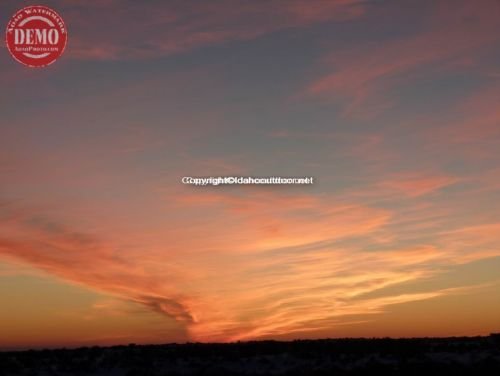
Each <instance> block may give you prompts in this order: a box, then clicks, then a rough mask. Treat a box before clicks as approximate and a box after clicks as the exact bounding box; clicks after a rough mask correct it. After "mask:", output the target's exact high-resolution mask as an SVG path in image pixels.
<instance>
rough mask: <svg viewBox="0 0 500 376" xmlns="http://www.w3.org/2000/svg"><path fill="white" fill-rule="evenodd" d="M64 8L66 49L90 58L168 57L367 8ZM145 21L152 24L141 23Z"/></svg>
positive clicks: (319, 4) (353, 3) (338, 2)
mask: <svg viewBox="0 0 500 376" xmlns="http://www.w3.org/2000/svg"><path fill="white" fill-rule="evenodd" d="M64 8H65V7H63V9H62V10H61V12H63V14H64V15H65V17H66V18H67V19H68V20H67V23H68V25H71V28H72V29H70V30H73V32H72V35H73V37H72V43H71V45H70V46H69V47H68V52H67V53H68V54H69V55H70V56H72V57H73V58H77V59H90V60H118V59H141V58H152V57H158V56H167V55H171V54H175V53H179V52H184V51H187V50H191V49H194V48H200V47H204V46H210V45H216V44H221V43H224V42H230V41H238V40H239V41H242V40H243V41H244V40H249V39H253V38H256V37H259V36H262V35H265V34H268V33H272V32H274V31H277V30H281V29H286V28H294V27H304V26H308V25H311V24H313V23H317V22H325V21H332V20H346V19H352V18H357V17H359V16H361V15H362V14H363V12H364V7H363V1H360V0H332V1H328V2H325V1H321V0H309V1H305V0H287V1H281V0H277V1H271V2H266V3H262V2H247V1H240V2H237V3H235V2H234V1H228V0H217V1H210V2H199V3H197V4H196V6H193V4H188V3H185V2H182V1H179V2H170V3H168V4H167V3H163V4H161V6H160V5H158V4H157V5H156V6H153V5H147V4H143V3H141V4H140V6H137V5H136V4H133V3H129V4H127V5H125V6H124V4H121V3H117V2H109V4H107V6H105V7H103V6H95V7H92V6H90V7H87V6H85V7H78V6H77V7H73V8H68V9H64ZM144 20H147V24H148V25H149V27H146V28H145V27H143V25H144V23H145V22H146V21H144ZM138 25H139V26H140V27H139V26H138Z"/></svg>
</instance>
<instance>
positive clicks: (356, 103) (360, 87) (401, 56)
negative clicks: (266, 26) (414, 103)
mask: <svg viewBox="0 0 500 376" xmlns="http://www.w3.org/2000/svg"><path fill="white" fill-rule="evenodd" d="M437 4H438V5H437V6H436V7H435V10H434V13H433V14H432V15H431V17H430V18H429V19H428V20H427V22H426V23H424V29H423V30H422V31H421V32H420V33H417V34H415V35H413V36H410V37H404V38H398V39H395V40H390V41H387V42H385V43H382V44H380V43H377V45H364V46H361V47H358V46H356V48H354V49H352V50H351V51H340V52H339V51H335V52H334V53H332V54H331V55H330V56H327V57H326V58H324V65H325V66H327V67H329V68H330V71H331V72H330V73H327V74H325V75H323V76H322V77H320V78H318V79H316V80H315V81H313V82H312V83H311V84H309V86H308V87H307V88H306V89H305V94H306V95H309V96H312V97H320V98H326V99H333V100H338V101H342V102H343V103H344V104H345V107H344V115H345V116H361V117H370V116H373V115H377V114H378V113H380V112H383V111H385V110H387V109H388V108H391V107H392V106H393V103H394V101H395V99H392V98H391V97H390V96H388V95H387V92H388V89H390V88H391V87H393V86H396V85H397V84H401V82H402V81H404V82H406V81H409V80H412V79H413V77H415V75H416V74H417V73H418V72H419V69H422V68H430V67H431V66H436V65H437V66H439V64H447V67H448V68H450V66H453V64H452V65H450V63H453V62H454V61H459V62H463V61H464V57H465V58H468V57H469V56H470V55H471V54H472V53H474V54H477V53H479V52H480V51H484V49H485V48H487V47H488V46H491V45H494V44H495V43H497V41H498V38H499V37H498V27H497V20H498V17H499V14H500V7H499V6H498V3H497V2H494V1H484V2H481V5H479V4H472V3H471V2H469V1H460V2H455V3H454V6H453V12H450V7H449V3H448V2H443V4H447V5H443V4H440V3H437ZM454 66H455V68H456V69H468V68H470V61H469V64H466V65H464V64H458V65H457V64H455V65H454ZM431 74H432V72H431Z"/></svg>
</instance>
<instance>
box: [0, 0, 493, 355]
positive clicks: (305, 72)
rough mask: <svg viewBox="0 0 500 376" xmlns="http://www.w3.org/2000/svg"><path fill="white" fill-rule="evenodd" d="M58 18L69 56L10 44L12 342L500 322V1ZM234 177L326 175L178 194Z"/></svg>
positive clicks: (153, 10) (68, 5)
mask: <svg viewBox="0 0 500 376" xmlns="http://www.w3.org/2000/svg"><path fill="white" fill-rule="evenodd" d="M29 4H31V3H30V2H25V1H14V0H4V1H2V2H1V4H0V25H6V24H7V22H8V20H9V18H10V17H11V15H13V14H14V13H15V12H16V11H17V10H18V9H20V8H21V7H23V6H25V5H29ZM41 5H42V4H41ZM43 5H46V6H49V7H51V8H53V9H54V10H56V11H57V12H58V13H59V14H60V15H61V16H62V17H63V19H64V21H65V23H66V26H67V29H68V44H67V47H66V50H65V52H64V54H63V56H62V57H61V58H60V59H59V60H58V61H57V62H55V63H54V64H52V65H50V66H49V67H46V68H38V69H32V68H28V67H25V66H23V65H21V64H19V63H18V62H16V61H15V60H14V59H12V58H11V57H10V55H9V53H8V51H7V49H6V48H5V45H4V44H3V38H2V45H1V48H0V82H1V86H0V106H1V107H0V108H1V111H0V348H1V349H13V348H21V349H23V348H41V347H60V346H87V345H112V344H123V343H125V344H126V343H166V342H188V341H190V342H193V341H217V342H227V341H245V340H259V339H278V340H289V339H296V338H325V337H372V336H379V337H385V336H391V337H411V336H459V335H486V334H489V333H490V332H497V331H499V330H500V152H499V150H500V106H499V105H498V104H499V101H500V68H499V67H500V22H499V19H500V2H499V1H496V0H477V1H467V0H463V1H462V0H442V1H441V0H373V1H369V0H269V1H261V0H256V1H243V0H210V1H194V0H182V1H181V0H179V1H175V0H174V1H153V0H152V1H147V2H139V1H132V0H123V1H120V0H103V1H83V0H67V1H63V0H58V1H56V0H45V1H44V3H43ZM234 175H236V176H312V177H314V179H315V183H314V184H313V185H309V186H217V187H195V186H189V185H183V184H182V183H181V178H182V177H184V176H234Z"/></svg>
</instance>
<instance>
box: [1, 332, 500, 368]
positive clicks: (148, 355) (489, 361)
mask: <svg viewBox="0 0 500 376" xmlns="http://www.w3.org/2000/svg"><path fill="white" fill-rule="evenodd" d="M379 373H380V374H382V375H419V376H422V375H424V376H428V375H438V374H439V375H441V376H443V375H450V376H451V375H454V376H455V375H472V374H474V375H481V376H484V375H500V335H498V334H496V335H491V336H489V337H473V338H417V339H327V340H310V341H309V340H301V341H293V342H275V341H260V342H246V343H232V344H200V343H194V344H183V345H177V344H169V345H147V346H136V345H128V346H115V347H108V348H101V347H85V348H80V349H75V350H65V349H63V350H39V351H33V350H30V351H19V352H2V353H0V375H2V376H10V375H16V376H23V375H29V376H37V375H47V376H48V375H54V376H58V375H64V376H67V375H68V376H69V375H71V376H78V375H99V376H102V375H110V376H166V375H218V376H225V375H374V374H379Z"/></svg>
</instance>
